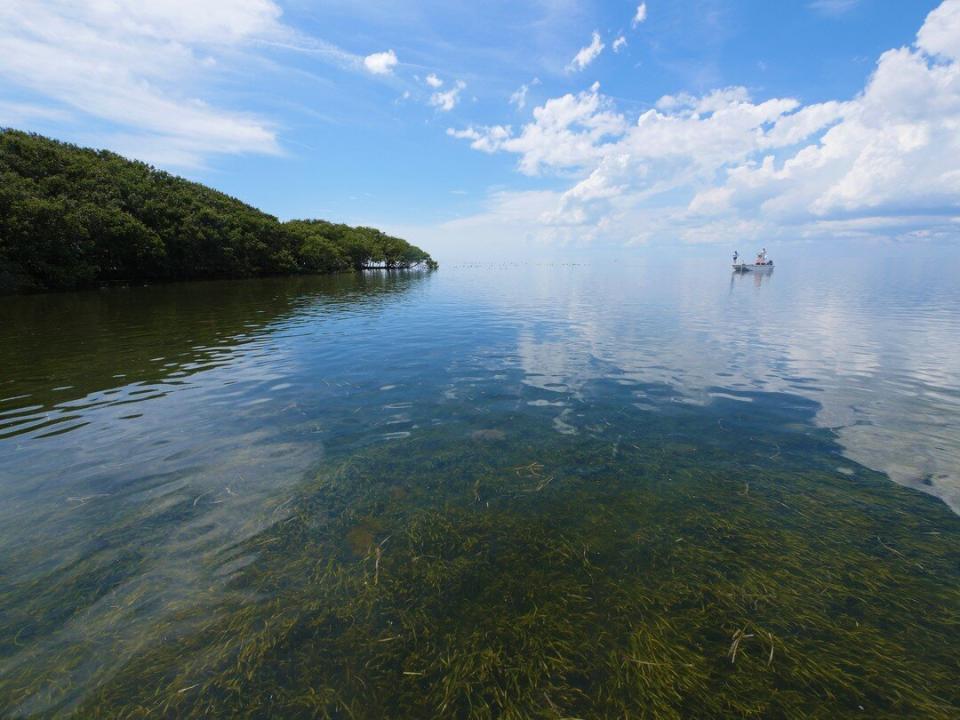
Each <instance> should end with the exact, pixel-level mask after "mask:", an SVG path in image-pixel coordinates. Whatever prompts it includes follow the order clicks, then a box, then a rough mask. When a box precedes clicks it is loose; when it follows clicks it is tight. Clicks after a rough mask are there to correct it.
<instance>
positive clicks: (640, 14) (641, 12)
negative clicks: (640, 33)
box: [631, 2, 647, 27]
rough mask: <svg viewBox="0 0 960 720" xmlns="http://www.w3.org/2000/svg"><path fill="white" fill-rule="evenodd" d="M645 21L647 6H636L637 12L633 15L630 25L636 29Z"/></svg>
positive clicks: (642, 4) (644, 4) (643, 4)
mask: <svg viewBox="0 0 960 720" xmlns="http://www.w3.org/2000/svg"><path fill="white" fill-rule="evenodd" d="M646 19H647V4H646V3H645V2H642V3H640V4H639V5H637V11H636V12H635V13H634V14H633V21H632V22H631V25H632V26H633V27H636V26H637V25H639V24H640V23H642V22H644V21H645V20H646Z"/></svg>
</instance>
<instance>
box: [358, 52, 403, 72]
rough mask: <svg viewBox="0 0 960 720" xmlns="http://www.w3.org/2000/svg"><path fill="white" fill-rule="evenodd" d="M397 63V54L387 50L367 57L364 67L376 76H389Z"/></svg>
mask: <svg viewBox="0 0 960 720" xmlns="http://www.w3.org/2000/svg"><path fill="white" fill-rule="evenodd" d="M397 62H398V60H397V54H396V53H395V52H394V51H393V50H386V51H384V52H378V53H373V54H371V55H367V56H366V57H365V58H364V59H363V66H364V67H365V68H366V69H367V71H368V72H371V73H373V74H374V75H389V74H390V73H392V72H393V68H395V67H396V66H397Z"/></svg>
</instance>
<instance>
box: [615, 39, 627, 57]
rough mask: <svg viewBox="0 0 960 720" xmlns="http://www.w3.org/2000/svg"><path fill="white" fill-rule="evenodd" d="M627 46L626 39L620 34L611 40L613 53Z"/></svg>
mask: <svg viewBox="0 0 960 720" xmlns="http://www.w3.org/2000/svg"><path fill="white" fill-rule="evenodd" d="M626 46H627V39H626V38H625V37H624V36H623V35H621V36H620V37H618V38H617V39H616V40H614V41H613V51H614V52H615V53H618V52H620V51H621V50H623V49H624V48H625V47H626Z"/></svg>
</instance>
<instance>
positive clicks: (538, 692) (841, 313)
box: [0, 258, 960, 718]
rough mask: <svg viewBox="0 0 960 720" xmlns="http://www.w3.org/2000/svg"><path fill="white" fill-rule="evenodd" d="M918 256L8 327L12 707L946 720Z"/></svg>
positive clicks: (381, 289)
mask: <svg viewBox="0 0 960 720" xmlns="http://www.w3.org/2000/svg"><path fill="white" fill-rule="evenodd" d="M912 262H913V264H912V265H910V264H908V265H906V266H904V265H903V264H902V263H901V264H900V265H899V267H901V269H903V268H904V267H906V270H907V271H908V272H906V273H904V272H901V273H899V274H892V273H891V272H890V268H889V266H888V264H886V263H885V262H884V261H875V262H871V263H866V264H863V265H862V266H861V267H859V268H858V270H857V271H856V272H852V271H851V272H847V273H845V274H843V275H839V274H835V275H834V276H830V274H829V273H824V272H823V271H822V269H819V268H818V266H817V265H816V264H813V263H806V264H804V262H803V261H802V260H801V259H797V262H796V263H795V264H794V265H792V266H791V265H790V264H786V265H781V267H778V268H777V270H776V271H775V273H774V274H773V275H772V276H766V277H763V278H762V279H759V280H758V281H756V280H754V279H752V278H733V279H731V278H730V277H729V276H727V275H726V274H725V273H724V272H723V269H722V263H717V265H708V264H706V263H700V262H693V261H687V262H678V263H676V264H675V265H673V266H672V269H671V271H670V272H669V273H667V272H664V270H663V267H662V266H661V265H660V264H655V263H649V264H646V263H640V262H634V263H633V264H625V265H621V266H620V267H617V268H610V267H606V266H599V265H598V266H586V265H574V266H553V267H551V266H542V267H532V268H515V269H511V270H509V271H501V272H497V273H494V272H491V271H490V270H489V269H483V268H477V267H464V268H445V269H444V270H443V271H442V272H441V273H437V274H433V275H391V276H386V275H370V276H366V277H364V278H335V279H323V278H307V279H303V278H300V279H292V280H283V279H278V280H266V281H250V282H246V281H244V282H234V283H204V284H186V285H177V286H169V287H163V288H140V289H130V290H116V291H109V292H102V293H85V294H81V295H54V296H43V297H29V298H15V299H5V300H4V304H3V306H2V309H0V319H2V324H0V328H2V330H0V332H2V334H3V338H2V339H0V340H2V342H0V367H2V368H3V374H2V376H0V398H2V399H0V715H4V716H6V715H10V716H14V717H18V716H47V715H51V716H66V715H71V714H74V715H76V716H78V717H124V716H129V717H139V716H150V715H160V716H177V717H180V716H191V715H193V716H211V715H217V716H248V717H316V716H322V715H330V716H334V717H339V716H343V717H348V716H354V717H388V716H392V717H414V716H423V717H434V716H438V715H448V716H453V717H471V716H472V717H503V716H514V717H531V716H582V717H596V716H625V715H626V716H644V715H647V716H651V717H695V716H699V717H752V716H753V717H797V716H817V715H818V714H820V715H823V716H827V715H831V714H833V715H836V714H837V713H838V712H839V713H841V714H849V713H853V712H865V713H867V716H870V717H897V716H905V715H907V716H909V715H913V716H923V717H944V718H947V717H955V716H956V714H957V712H958V708H960V696H958V693H957V688H956V683H955V677H956V674H957V672H958V667H957V656H956V653H955V647H956V646H957V645H958V644H960V631H958V629H957V626H956V622H955V618H956V612H957V608H958V607H960V555H958V554H957V553H958V550H957V548H958V547H960V545H958V540H960V520H958V518H957V516H956V515H955V514H954V513H952V512H951V511H950V510H949V509H948V507H947V505H946V504H944V503H942V502H941V501H940V500H938V499H936V498H942V499H944V500H946V501H947V502H949V503H951V504H952V506H953V507H954V508H956V507H957V506H958V501H957V498H958V470H957V469H958V467H960V463H958V458H960V447H958V443H960V439H958V437H957V434H956V433H955V432H953V431H952V429H953V428H956V427H958V426H960V423H958V419H960V391H958V388H960V367H958V360H957V358H958V357H960V352H958V351H960V324H958V320H957V318H958V314H957V310H958V309H960V298H958V291H957V288H956V287H955V285H954V284H953V283H952V280H951V279H950V278H951V277H952V276H951V275H950V273H949V270H950V268H949V266H948V265H945V264H944V263H943V262H942V259H941V260H940V261H939V262H925V261H923V259H922V258H920V259H914V260H913V261H912ZM718 266H719V267H718ZM891 479H892V480H895V481H896V483H901V484H903V485H906V486H908V487H906V488H904V487H901V486H900V485H898V484H896V483H894V482H891ZM918 490H920V491H923V492H918ZM932 496H936V497H932Z"/></svg>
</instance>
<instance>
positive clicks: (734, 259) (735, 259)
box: [733, 250, 740, 265]
mask: <svg viewBox="0 0 960 720" xmlns="http://www.w3.org/2000/svg"><path fill="white" fill-rule="evenodd" d="M739 258H740V251H739V250H734V251H733V264H734V265H736V264H737V260H738V259H739Z"/></svg>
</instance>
